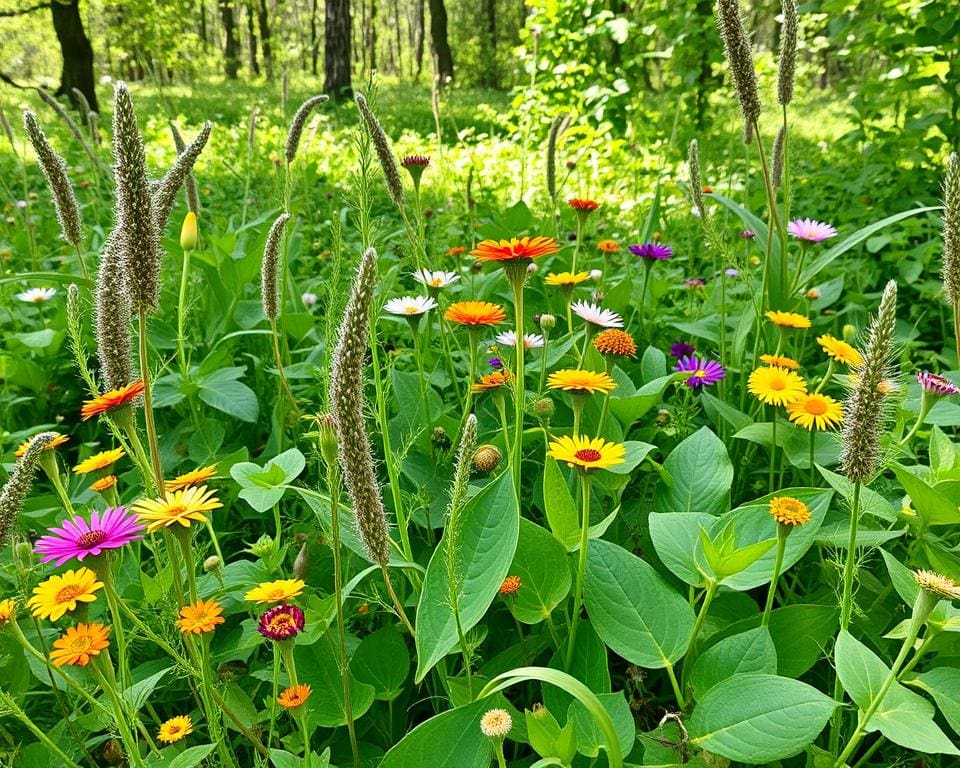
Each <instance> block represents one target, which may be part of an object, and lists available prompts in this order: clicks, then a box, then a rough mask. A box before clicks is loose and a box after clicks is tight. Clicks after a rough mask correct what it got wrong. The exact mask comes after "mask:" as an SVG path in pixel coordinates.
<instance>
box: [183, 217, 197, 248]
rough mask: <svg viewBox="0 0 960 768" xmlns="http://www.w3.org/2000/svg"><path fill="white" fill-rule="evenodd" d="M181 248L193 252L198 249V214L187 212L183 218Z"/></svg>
mask: <svg viewBox="0 0 960 768" xmlns="http://www.w3.org/2000/svg"><path fill="white" fill-rule="evenodd" d="M180 247H181V248H182V249H183V250H184V251H192V250H194V249H195V248H196V247H197V214H195V213H194V212H193V211H187V215H186V216H184V217H183V226H182V227H181V228H180Z"/></svg>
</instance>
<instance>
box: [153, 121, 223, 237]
mask: <svg viewBox="0 0 960 768" xmlns="http://www.w3.org/2000/svg"><path fill="white" fill-rule="evenodd" d="M170 127H171V128H172V129H173V130H176V128H175V127H174V126H173V124H172V123H171V124H170ZM211 130H213V125H212V124H210V123H209V122H206V123H204V124H203V128H201V129H200V133H198V134H197V138H195V139H194V140H193V141H191V142H190V144H189V145H187V146H186V147H184V148H183V149H182V150H181V149H180V146H179V145H178V146H177V152H178V154H177V159H176V161H175V162H174V164H173V166H172V167H171V168H170V170H169V171H167V172H166V174H165V175H164V177H163V178H162V179H160V181H159V182H157V184H156V185H155V186H154V189H153V219H154V221H155V222H156V227H157V232H158V233H159V232H162V231H163V230H164V229H165V228H166V226H167V222H168V221H169V220H170V212H171V211H172V210H173V205H174V203H175V202H176V201H177V192H179V191H180V187H183V188H184V189H185V190H186V193H187V207H188V208H189V209H190V210H191V211H193V212H194V213H199V212H200V197H199V195H198V194H197V184H196V181H195V180H194V178H193V166H194V164H195V163H196V162H197V158H198V157H199V156H200V153H201V152H202V151H203V148H204V147H205V146H206V145H207V141H208V140H209V139H210V131H211ZM182 141H183V140H182V139H181V142H182ZM191 189H192V192H191Z"/></svg>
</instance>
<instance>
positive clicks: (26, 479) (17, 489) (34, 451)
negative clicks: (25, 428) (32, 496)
mask: <svg viewBox="0 0 960 768" xmlns="http://www.w3.org/2000/svg"><path fill="white" fill-rule="evenodd" d="M56 438H57V433H56V432H41V433H40V434H38V435H34V436H33V437H32V438H31V439H30V442H29V443H27V449H26V451H25V452H24V454H23V456H21V457H20V459H19V460H18V461H17V463H16V466H14V468H13V472H11V473H10V479H9V480H7V482H6V484H5V485H4V486H3V488H2V489H0V546H6V545H7V544H8V543H9V542H10V537H11V536H12V535H13V530H14V528H15V527H16V524H17V517H18V516H19V515H20V512H21V510H22V509H23V502H24V500H25V499H26V498H27V494H28V493H30V489H31V488H32V487H33V478H34V476H35V475H36V473H37V467H38V466H39V464H40V456H41V454H42V453H43V450H44V449H45V448H46V447H47V445H48V444H49V443H50V442H51V441H53V440H55V439H56Z"/></svg>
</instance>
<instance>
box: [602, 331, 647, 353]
mask: <svg viewBox="0 0 960 768" xmlns="http://www.w3.org/2000/svg"><path fill="white" fill-rule="evenodd" d="M593 346H594V347H595V348H596V350H597V352H599V353H600V354H601V355H610V356H612V357H633V356H634V355H635V354H637V343H636V342H635V341H634V340H633V336H631V335H630V334H629V333H627V332H626V331H621V330H620V329H619V328H608V329H607V330H605V331H604V332H603V333H600V334H598V335H597V337H596V338H595V339H594V340H593Z"/></svg>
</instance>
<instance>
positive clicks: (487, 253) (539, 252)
mask: <svg viewBox="0 0 960 768" xmlns="http://www.w3.org/2000/svg"><path fill="white" fill-rule="evenodd" d="M559 250H560V246H558V245H557V241H556V240H554V239H553V238H552V237H544V236H542V235H541V236H537V237H521V238H519V239H517V238H516V237H513V238H511V239H510V240H500V241H499V242H498V241H497V240H484V241H482V242H480V243H477V247H476V248H474V249H473V250H472V251H470V255H471V256H476V257H477V261H480V262H484V261H517V260H519V259H536V258H538V257H539V256H547V255H548V254H551V253H557V252H558V251H559Z"/></svg>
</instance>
